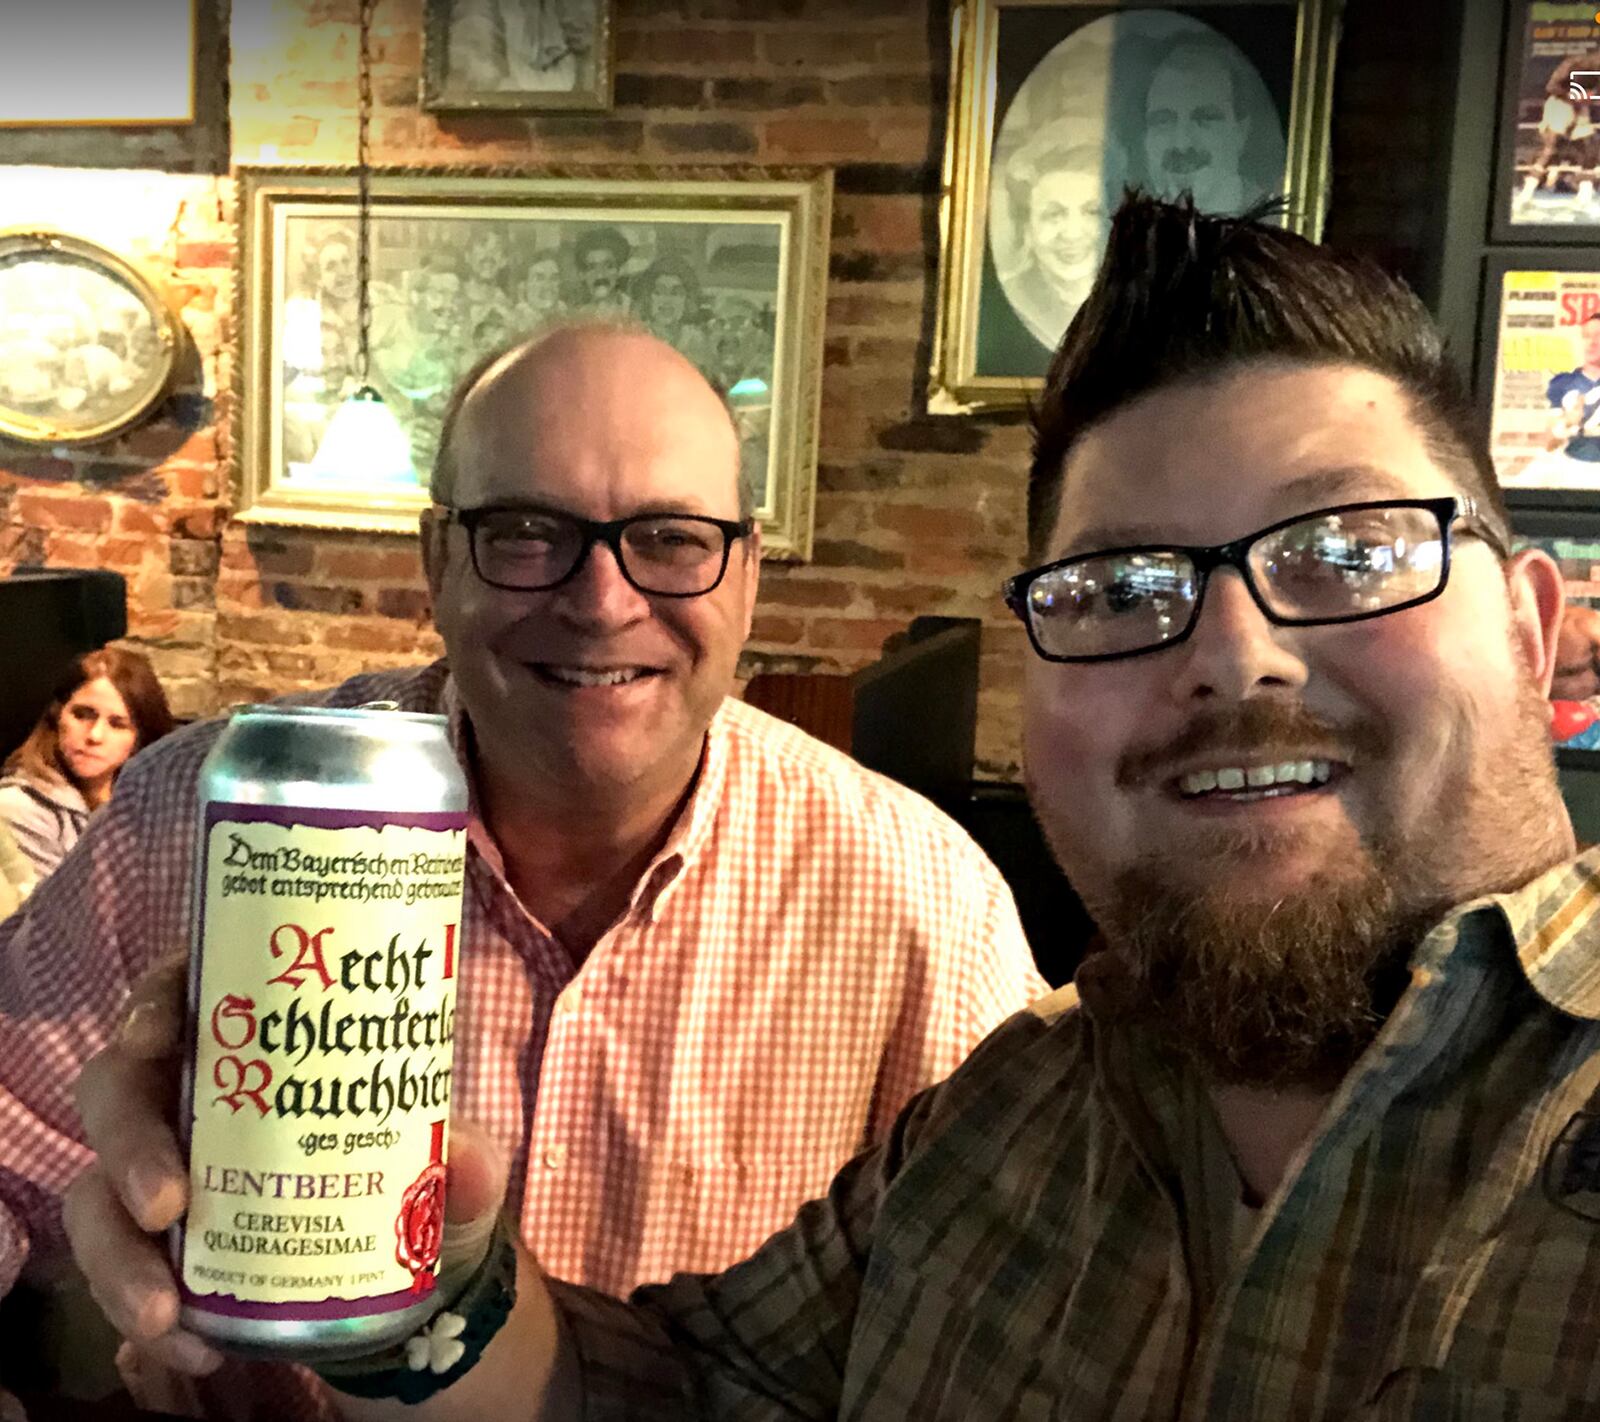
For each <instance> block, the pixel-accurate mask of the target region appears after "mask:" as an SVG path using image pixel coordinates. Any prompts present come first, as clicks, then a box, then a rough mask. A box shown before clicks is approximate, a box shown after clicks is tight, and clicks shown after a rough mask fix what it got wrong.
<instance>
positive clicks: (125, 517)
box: [116, 503, 166, 538]
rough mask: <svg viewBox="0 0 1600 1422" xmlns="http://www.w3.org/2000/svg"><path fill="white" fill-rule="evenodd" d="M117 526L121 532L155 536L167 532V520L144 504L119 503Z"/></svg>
mask: <svg viewBox="0 0 1600 1422" xmlns="http://www.w3.org/2000/svg"><path fill="white" fill-rule="evenodd" d="M116 528H117V531H118V532H119V533H129V534H139V535H142V536H144V537H151V538H153V537H156V536H158V535H160V534H163V533H165V532H166V520H165V519H164V517H163V516H162V514H161V513H159V512H157V511H156V510H155V509H152V508H148V507H146V506H145V505H144V504H128V503H122V504H118V505H117V516H116Z"/></svg>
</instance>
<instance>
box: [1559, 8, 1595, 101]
mask: <svg viewBox="0 0 1600 1422" xmlns="http://www.w3.org/2000/svg"><path fill="white" fill-rule="evenodd" d="M1597 18H1600V17H1597ZM1586 79H1600V69H1574V70H1573V71H1572V73H1571V75H1570V76H1569V77H1568V79H1567V98H1569V99H1570V100H1571V101H1572V102H1573V103H1575V104H1586V103H1588V102H1589V100H1590V99H1592V98H1594V97H1596V96H1595V95H1594V94H1592V93H1590V92H1589V86H1588V85H1587V84H1585V83H1584V82H1583V81H1584V80H1586ZM1594 87H1595V88H1600V85H1595V86H1594Z"/></svg>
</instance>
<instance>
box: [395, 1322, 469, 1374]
mask: <svg viewBox="0 0 1600 1422" xmlns="http://www.w3.org/2000/svg"><path fill="white" fill-rule="evenodd" d="M466 1326H467V1320H466V1319H465V1318H463V1317H462V1316H461V1315H460V1314H459V1313H450V1312H448V1311H446V1312H444V1313H441V1314H440V1315H439V1316H438V1317H437V1318H436V1319H434V1320H433V1322H432V1323H431V1324H428V1325H427V1326H426V1327H424V1328H422V1329H420V1330H419V1331H418V1332H417V1333H416V1334H415V1336H413V1337H411V1338H408V1339H406V1366H407V1367H408V1368H410V1369H411V1371H412V1372H414V1373H420V1372H422V1371H423V1370H424V1369H427V1370H429V1371H430V1372H432V1373H434V1374H435V1375H437V1374H439V1373H447V1372H449V1371H450V1369H451V1368H453V1367H455V1365H456V1364H457V1363H459V1362H460V1361H461V1357H462V1354H464V1353H465V1352H466V1351H467V1345H466V1344H465V1343H463V1342H462V1341H461V1340H460V1338H458V1337H457V1336H456V1335H457V1334H458V1333H460V1332H461V1330H462V1329H463V1328H465V1327H466Z"/></svg>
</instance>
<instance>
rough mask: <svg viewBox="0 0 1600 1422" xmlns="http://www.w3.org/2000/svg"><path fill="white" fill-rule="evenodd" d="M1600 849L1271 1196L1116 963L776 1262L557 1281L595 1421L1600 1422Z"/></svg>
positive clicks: (1441, 934) (923, 1113)
mask: <svg viewBox="0 0 1600 1422" xmlns="http://www.w3.org/2000/svg"><path fill="white" fill-rule="evenodd" d="M1597 906H1600V852H1595V853H1590V854H1588V855H1586V856H1584V857H1581V858H1579V859H1578V860H1576V861H1574V862H1571V863H1569V864H1566V865H1564V866H1562V867H1560V868H1558V869H1555V870H1553V871H1551V872H1550V873H1548V874H1546V875H1544V876H1542V877H1541V878H1539V879H1537V880H1536V881H1534V882H1533V883H1532V884H1530V885H1528V886H1527V887H1526V888H1524V889H1523V890H1521V891H1519V892H1517V893H1514V894H1509V895H1504V896H1496V897H1493V898H1486V899H1483V900H1480V901H1478V902H1476V903H1474V904H1470V905H1466V906H1464V907H1462V908H1461V909H1458V910H1457V911H1455V912H1454V913H1452V914H1451V915H1450V916H1449V918H1448V919H1447V920H1446V921H1445V922H1444V923H1443V924H1442V925H1441V926H1439V927H1438V928H1436V929H1435V930H1434V931H1433V932H1432V933H1430V934H1429V935H1428V936H1427V938H1426V939H1425V940H1424V941H1423V942H1422V943H1421V945H1420V946H1419V947H1418V949H1417V950H1416V952H1415V953H1414V955H1413V958H1412V970H1411V982H1410V986H1409V988H1408V990H1407V991H1406V993H1405V994H1404V996H1403V998H1402V1000H1401V1002H1400V1004H1399V1006H1398V1007H1397V1009H1396V1010H1395V1012H1394V1013H1393V1014H1392V1016H1391V1017H1390V1019H1389V1020H1388V1022H1387V1023H1386V1024H1385V1026H1384V1027H1383V1029H1382V1031H1381V1033H1380V1035H1379V1037H1378V1039H1377V1040H1376V1042H1375V1043H1374V1044H1373V1045H1372V1046H1371V1047H1370V1048H1369V1049H1368V1050H1367V1052H1366V1053H1365V1054H1364V1055H1363V1056H1362V1058H1361V1060H1360V1061H1359V1062H1358V1064H1357V1065H1356V1067H1355V1068H1354V1069H1353V1070H1352V1071H1351V1072H1350V1074H1349V1075H1348V1077H1347V1078H1346V1079H1345V1081H1344V1082H1343V1083H1342V1084H1341V1086H1340V1088H1339V1090H1338V1092H1337V1094H1336V1096H1335V1097H1334V1099H1333V1101H1332V1102H1331V1104H1330V1105H1329V1107H1328V1109H1327V1112H1326V1115H1325V1116H1324V1118H1323V1120H1322V1122H1321V1124H1320V1126H1319V1127H1318V1129H1317V1130H1316V1131H1315V1133H1314V1135H1313V1136H1312V1138H1311V1139H1310V1140H1309V1141H1308V1142H1307V1143H1306V1145H1305V1146H1304V1148H1303V1149H1302V1151H1301V1152H1300V1153H1299V1155H1298V1156H1297V1157H1296V1159H1295V1161H1294V1162H1293V1163H1292V1164H1291V1166H1290V1168H1289V1170H1288V1171H1287V1173H1286V1176H1285V1178H1284V1180H1283V1181H1282V1182H1281V1184H1280V1186H1279V1188H1278V1189H1277V1190H1276V1192H1275V1193H1274V1195H1273V1196H1272V1197H1271V1198H1270V1199H1269V1200H1267V1201H1266V1202H1264V1204H1263V1206H1262V1207H1261V1208H1260V1209H1259V1210H1247V1209H1245V1208H1244V1207H1243V1206H1242V1205H1241V1204H1240V1192H1241V1187H1240V1183H1239V1178H1238V1175H1237V1172H1236V1171H1235V1169H1234V1167H1233V1164H1232V1160H1231V1157H1230V1156H1229V1154H1228V1149H1227V1146H1226V1144H1225V1142H1224V1141H1223V1139H1222V1137H1221V1134H1220V1130H1219V1128H1218V1127H1217V1125H1216V1120H1215V1116H1214V1114H1213V1113H1212V1111H1211V1110H1210V1108H1209V1105H1208V1103H1207V1101H1206V1098H1205V1095H1204V1092H1203V1089H1202V1088H1201V1086H1200V1085H1199V1083H1197V1081H1196V1080H1195V1079H1194V1077H1193V1074H1192V1073H1190V1072H1188V1071H1187V1070H1185V1068H1184V1067H1183V1066H1182V1064H1181V1063H1180V1061H1179V1059H1178V1058H1177V1056H1176V1055H1175V1054H1174V1053H1173V1052H1172V1051H1171V1050H1170V1049H1169V1048H1168V1047H1166V1046H1164V1044H1163V1043H1162V1041H1161V1040H1160V1039H1159V1036H1158V1035H1156V1033H1155V1032H1153V1031H1152V1029H1151V1027H1150V1026H1149V1025H1140V1024H1139V1023H1138V1022H1137V1021H1136V1020H1135V1019H1134V1018H1133V1017H1132V1015H1130V1014H1127V1013H1125V1012H1124V1013H1121V1014H1119V1011H1118V1009H1117V1007H1116V1000H1117V996H1118V994H1117V992H1116V991H1115V987H1116V974H1115V960H1114V959H1113V958H1110V957H1109V956H1108V955H1106V956H1101V957H1097V958H1091V959H1090V960H1088V962H1087V963H1086V964H1085V967H1084V969H1083V970H1081V971H1080V973H1079V981H1078V987H1079V989H1080V990H1081V992H1082V997H1083V1001H1082V1005H1081V1006H1080V1005H1079V1004H1078V1002H1077V998H1076V994H1075V992H1074V990H1073V989H1071V988H1068V989H1064V990H1063V991H1062V993H1060V994H1057V995H1056V996H1055V997H1054V998H1052V999H1050V1000H1048V1001H1047V1002H1045V1003H1042V1004H1039V1005H1038V1006H1037V1007H1036V1008H1034V1009H1031V1010H1029V1011H1027V1012H1024V1013H1022V1014H1019V1015H1018V1016H1017V1017H1016V1018H1014V1019H1013V1020H1012V1021H1011V1022H1009V1023H1007V1024H1006V1025H1004V1026H1002V1027H1001V1028H1000V1029H999V1030H998V1031H997V1032H996V1033H995V1034H994V1035H993V1036H992V1037H991V1038H990V1039H989V1040H988V1041H987V1042H986V1043H985V1044H984V1045H983V1046H981V1047H980V1048H979V1049H978V1050H977V1051H976V1052H975V1053H974V1054H973V1055H972V1057H970V1058H969V1059H968V1061H967V1062H966V1064H965V1065H963V1066H962V1067H961V1068H960V1069H959V1070H958V1071H957V1072H956V1073H955V1075H954V1076H952V1077H951V1078H950V1080H949V1081H947V1082H945V1083H944V1084H942V1085H940V1086H937V1087H934V1088H933V1089H931V1090H930V1091H928V1092H926V1093H924V1094H923V1095H922V1096H920V1097H919V1098H918V1099H917V1100H916V1101H915V1102H913V1103H912V1104H911V1106H909V1107H908V1109H907V1110H906V1111H905V1112H904V1113H903V1114H902V1116H901V1118H900V1120H899V1121H898V1122H897V1123H896V1125H895V1128H894V1130H893V1131H892V1132H891V1134H890V1136H889V1138H888V1139H887V1140H886V1141H884V1142H883V1143H881V1144H879V1145H877V1146H875V1147H873V1148H872V1149H870V1150H869V1151H867V1152H866V1153H864V1154H863V1155H861V1156H860V1157H859V1158H857V1159H856V1160H855V1161H853V1162H852V1163H851V1164H850V1165H848V1166H847V1167H846V1168H845V1169H844V1170H843V1171H842V1172H841V1173H840V1174H839V1175H838V1176H836V1177H835V1179H834V1182H833V1184H832V1187H831V1188H830V1189H829V1191H828V1192H827V1194H826V1196H825V1197H824V1198H822V1199H820V1200H818V1201H816V1202H813V1203H810V1204H807V1205H806V1206H805V1207H804V1208H802V1209H801V1211H800V1213H799V1215H798V1217H797V1218H796V1220H795V1221H794V1223H793V1224H792V1225H791V1226H790V1227H789V1228H788V1229H787V1230H785V1231H783V1232H782V1233H780V1234H778V1235H776V1236H774V1237H773V1238H772V1239H771V1240H769V1241H768V1242H767V1243H766V1244H765V1245H764V1246H763V1247H762V1248H761V1249H760V1250H759V1251H758V1252H757V1253H756V1254H755V1255H754V1256H752V1257H751V1258H750V1259H749V1260H747V1261H745V1262H744V1263H741V1264H739V1265H736V1266H735V1267H734V1268H732V1269H730V1270H728V1271H726V1272H724V1273H722V1274H720V1275H716V1276H711V1277H690V1276H684V1277H681V1278H678V1279H676V1280H674V1281H672V1282H671V1283H669V1284H666V1285H664V1286H657V1287H651V1288H647V1289H643V1290H640V1291H639V1292H638V1293H637V1294H636V1295H635V1296H634V1304H633V1305H632V1306H630V1305H625V1304H621V1303H618V1302H616V1301H614V1300H610V1299H601V1298H598V1297H596V1296H594V1295H592V1294H589V1293H587V1292H585V1291H583V1290H580V1289H577V1288H573V1287H571V1286H567V1285H557V1286H556V1288H557V1300H558V1305H559V1307H560V1309H561V1311H562V1313H563V1316H564V1319H565V1324H566V1327H567V1329H568V1330H569V1333H570V1336H571V1337H572V1339H573V1340H574V1341H575V1343H576V1345H577V1347H578V1351H579V1354H580V1357H581V1359H582V1374H583V1378H584V1384H585V1390H586V1399H587V1409H586V1411H585V1413H584V1416H585V1417H586V1418H587V1419H589V1422H617V1420H618V1419H645V1418H648V1419H650V1422H678V1419H683V1422H687V1419H690V1418H695V1419H701V1418H704V1419H710V1422H735V1419H739V1422H757V1419H760V1422H767V1420H768V1419H777V1418H785V1419H794V1418H816V1419H822V1418H829V1419H833V1418H840V1419H849V1422H905V1419H908V1418H915V1419H917V1422H971V1419H976V1418H991V1417H992V1418H1005V1419H1008V1422H1046V1419H1062V1420H1063V1422H1064V1419H1072V1422H1154V1419H1173V1420H1174V1422H1219V1419H1230V1422H1233V1420H1234V1419H1237V1422H1246V1419H1248V1422H1287V1419H1293V1422H1316V1419H1330V1418H1360V1419H1382V1418H1393V1419H1398V1418H1414V1419H1425V1422H1440V1420H1441V1419H1444V1420H1445V1422H1448V1419H1463V1422H1466V1419H1470V1422H1491V1419H1492V1422H1556V1419H1561V1422H1578V1419H1593V1418H1596V1417H1600V1121H1597V1119H1596V1117H1595V1116H1594V1115H1592V1114H1591V1113H1592V1112H1594V1111H1595V1110H1596V1109H1597V1106H1596V1102H1595V1096H1596V1091H1597V1088H1600V917H1597Z"/></svg>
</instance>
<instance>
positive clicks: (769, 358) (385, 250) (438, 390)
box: [237, 168, 832, 559]
mask: <svg viewBox="0 0 1600 1422" xmlns="http://www.w3.org/2000/svg"><path fill="white" fill-rule="evenodd" d="M831 199H832V178H831V174H829V173H828V172H826V171H823V170H818V169H798V168H782V169H759V170H758V169H749V170H739V171H738V172H732V171H729V170H724V169H673V170H671V172H670V174H663V173H660V172H656V171H653V170H648V169H595V170H589V169H586V170H583V171H582V172H575V171H566V172H556V171H545V172H540V173H537V174H535V173H526V172H507V171H505V170H488V169H483V170H470V169H453V170H451V171H449V172H435V173H422V172H418V171H416V170H415V169H410V170H393V171H390V170H384V169H379V170H378V171H377V172H376V173H375V174H374V175H373V179H372V244H371V263H372V271H371V283H370V287H369V290H370V292H371V298H372V325H371V342H370V344H371V351H372V357H371V368H370V371H369V377H370V380H371V383H372V384H373V386H375V387H376V389H377V390H378V392H379V393H380V394H381V395H382V396H383V398H384V400H385V402H386V403H388V405H389V406H390V408H391V409H392V410H393V411H394V412H395V414H396V415H397V416H398V417H399V420H400V423H401V426H402V427H403V428H404V429H405V431H406V433H407V435H408V436H409V438H410V441H411V451H412V460H411V467H410V468H409V469H408V470H406V471H405V472H404V475H403V477H401V478H400V479H399V480H398V481H397V482H394V483H391V484H387V485H385V486H384V487H381V488H377V487H357V486H353V485H351V484H349V483H338V482H329V481H328V480H327V478H326V477H325V476H322V475H320V474H319V473H317V472H316V471H315V470H313V468H312V457H313V454H314V452H315V450H316V448H317V446H318V444H319V443H320V441H321V438H322V435H323V433H324V432H325V431H326V429H327V426H328V423H329V421H330V420H331V419H332V417H333V413H334V411H335V410H336V409H337V408H338V407H339V405H340V403H341V402H342V401H343V400H344V399H345V398H346V397H347V396H348V395H349V394H350V393H351V392H352V391H353V390H354V389H355V387H356V385H357V383H358V382H357V377H356V371H355V365H356V349H357V346H356V331H355V323H356V305H357V303H356V177H355V174H354V172H353V171H350V170H343V169H341V170H319V169H305V168H292V169H281V168H243V169H241V170H240V202H241V215H242V221H243V226H244V231H243V241H242V243H241V251H242V253H244V254H245V256H244V269H243V272H242V274H241V276H242V292H243V301H242V311H241V321H242V347H243V357H242V360H241V361H240V362H239V377H238V379H239V382H240V390H239V396H240V398H239V401H238V406H237V408H238V409H239V411H240V415H239V420H240V428H239V439H238V441H237V448H238V451H239V460H240V471H239V475H240V477H239V516H240V518H241V519H243V520H244V521H246V522H257V523H282V524H302V525H312V526H319V527H329V528H361V529H372V530H380V531H393V532H413V531H415V528H416V520H417V514H418V512H419V511H420V510H421V509H422V508H423V507H424V506H425V504H426V502H427V499H426V486H427V480H428V472H429V470H430V469H431V467H432V463H433V457H434V453H435V451H436V449H437V445H438V437H439V422H440V417H441V416H442V414H443V412H444V409H445V406H446V404H447V402H448V401H449V398H450V394H451V392H452V390H453V389H454V387H455V384H456V381H457V380H458V378H459V377H460V376H461V375H462V374H463V373H465V371H466V370H467V369H468V368H469V367H470V366H472V364H473V363H474V362H475V361H476V360H477V359H478V357H479V356H481V355H484V354H486V353H488V352H489V351H491V350H493V349H495V348H496V347H498V346H501V345H503V344H505V343H506V342H508V341H510V340H513V339H515V338H516V337H518V336H519V335H522V334H524V333H527V332H531V331H534V330H536V329H538V328H539V327H540V326H543V325H546V324H548V323H550V322H553V321H557V320H560V319H562V318H563V317H566V316H582V315H585V314H590V315H600V316H616V317H631V318H634V319H637V320H639V321H641V322H642V323H643V324H644V325H645V326H646V327H648V328H649V329H650V330H652V331H654V332H655V333H656V334H657V335H659V336H660V337H661V338H662V339H663V340H666V341H667V342H669V343H670V344H671V345H673V346H674V347H675V348H676V349H677V350H679V351H681V352H682V353H683V354H684V355H685V356H687V357H688V358H689V359H690V360H692V361H694V362H695V364H696V365H698V366H699V367H700V369H701V370H702V371H703V372H704V373H705V374H706V376H707V377H708V378H709V379H710V380H712V381H713V382H714V383H715V384H716V385H717V386H718V387H719V388H720V389H722V390H723V391H724V392H726V394H727V396H728V401H729V404H730V406H731V408H732V410H733V413H734V418H735V422H736V423H737V425H738V428H739V432H740V448H741V460H742V476H743V478H744V480H745V481H746V485H747V487H748V488H749V490H750V491H751V495H752V499H753V502H754V504H755V507H756V514H757V517H758V518H759V519H760V521H761V525H762V542H763V547H764V549H765V550H766V552H767V553H769V554H770V555H772V556H774V557H778V558H792V559H804V558H807V557H809V556H810V551H811V526H812V506H813V502H814V495H815V488H816V458H817V415H818V408H819V400H820V395H821V376H822V323H823V312H824V306H825V300H826V284H827V246H828V231H829V221H830V216H829V212H830V206H831Z"/></svg>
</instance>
